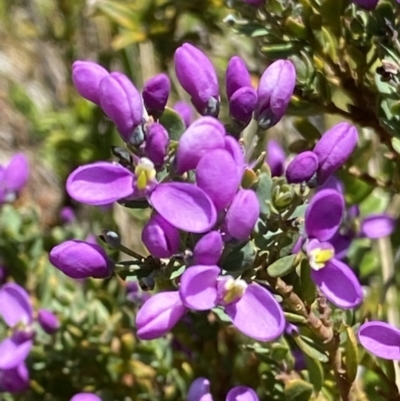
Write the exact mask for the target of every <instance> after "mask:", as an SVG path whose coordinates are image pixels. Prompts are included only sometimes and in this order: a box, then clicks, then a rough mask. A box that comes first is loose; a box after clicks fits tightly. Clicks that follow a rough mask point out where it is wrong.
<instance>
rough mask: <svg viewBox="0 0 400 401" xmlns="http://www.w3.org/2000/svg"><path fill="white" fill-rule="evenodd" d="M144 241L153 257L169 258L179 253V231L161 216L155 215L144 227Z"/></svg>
mask: <svg viewBox="0 0 400 401" xmlns="http://www.w3.org/2000/svg"><path fill="white" fill-rule="evenodd" d="M142 241H143V244H144V245H145V247H146V248H147V249H148V250H149V252H150V253H151V255H152V256H154V257H156V258H169V257H171V256H172V255H174V254H176V253H178V251H179V241H180V238H179V231H178V229H177V228H175V227H174V226H172V225H171V224H169V223H168V222H167V221H166V220H165V219H164V218H162V217H161V216H160V215H158V214H155V215H153V216H152V217H151V218H150V220H149V221H148V222H147V224H146V225H145V226H144V227H143V231H142Z"/></svg>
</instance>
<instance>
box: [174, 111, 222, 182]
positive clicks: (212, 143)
mask: <svg viewBox="0 0 400 401" xmlns="http://www.w3.org/2000/svg"><path fill="white" fill-rule="evenodd" d="M224 137H225V128H224V126H223V125H222V124H221V123H220V122H219V121H218V120H217V119H216V118H213V117H202V118H199V119H198V120H196V121H195V122H194V123H193V124H191V125H190V127H189V128H188V129H187V130H186V131H185V132H184V133H183V135H182V136H181V139H180V140H179V144H178V150H177V152H176V169H177V172H178V173H179V174H182V173H184V172H186V171H188V170H192V169H195V168H196V167H197V163H198V162H199V160H200V159H201V158H202V156H204V155H205V154H206V153H208V152H209V151H211V150H214V149H224V148H225V141H224Z"/></svg>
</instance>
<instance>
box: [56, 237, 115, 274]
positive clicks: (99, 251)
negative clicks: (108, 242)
mask: <svg viewBox="0 0 400 401" xmlns="http://www.w3.org/2000/svg"><path fill="white" fill-rule="evenodd" d="M49 260H50V262H51V263H52V264H53V265H54V266H55V267H56V268H57V269H58V270H61V271H62V272H63V273H64V274H65V275H67V276H69V277H71V278H76V279H83V278H89V277H94V278H108V277H110V276H111V274H112V272H113V263H112V261H111V260H110V259H109V258H108V256H107V254H106V253H105V251H104V249H103V248H101V247H100V246H99V245H94V244H90V243H88V242H85V241H78V240H72V241H65V242H63V243H62V244H59V245H57V246H55V247H54V248H53V249H52V250H51V251H50V255H49Z"/></svg>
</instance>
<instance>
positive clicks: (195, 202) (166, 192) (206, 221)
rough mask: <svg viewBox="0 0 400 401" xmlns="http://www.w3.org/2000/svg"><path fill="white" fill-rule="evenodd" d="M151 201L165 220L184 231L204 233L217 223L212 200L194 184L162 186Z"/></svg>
mask: <svg viewBox="0 0 400 401" xmlns="http://www.w3.org/2000/svg"><path fill="white" fill-rule="evenodd" d="M150 201H151V204H152V205H153V207H154V209H156V210H157V212H158V213H159V214H160V215H161V216H162V217H164V219H165V220H167V221H168V222H169V223H170V224H172V225H173V226H174V227H176V228H179V229H180V230H183V231H188V232H190V233H204V232H206V231H209V230H210V229H211V228H212V227H213V226H214V225H215V223H216V221H217V212H216V210H215V207H214V204H213V203H212V201H211V199H210V198H209V197H208V196H207V195H206V193H205V192H204V191H203V190H202V189H201V188H199V187H197V186H196V185H193V184H188V183H182V182H170V183H165V184H160V185H158V186H157V187H156V189H155V190H154V191H153V192H152V194H151V196H150Z"/></svg>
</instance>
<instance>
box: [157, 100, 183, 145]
mask: <svg viewBox="0 0 400 401" xmlns="http://www.w3.org/2000/svg"><path fill="white" fill-rule="evenodd" d="M160 124H161V125H162V126H163V127H164V128H165V129H166V130H167V131H168V135H169V139H171V140H172V141H179V139H180V138H181V136H182V134H183V133H184V132H185V131H186V127H185V124H184V122H183V120H182V118H181V116H180V115H179V114H178V113H177V112H176V111H175V110H172V109H170V108H169V107H166V108H165V110H164V113H163V114H162V116H161V117H160Z"/></svg>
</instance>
